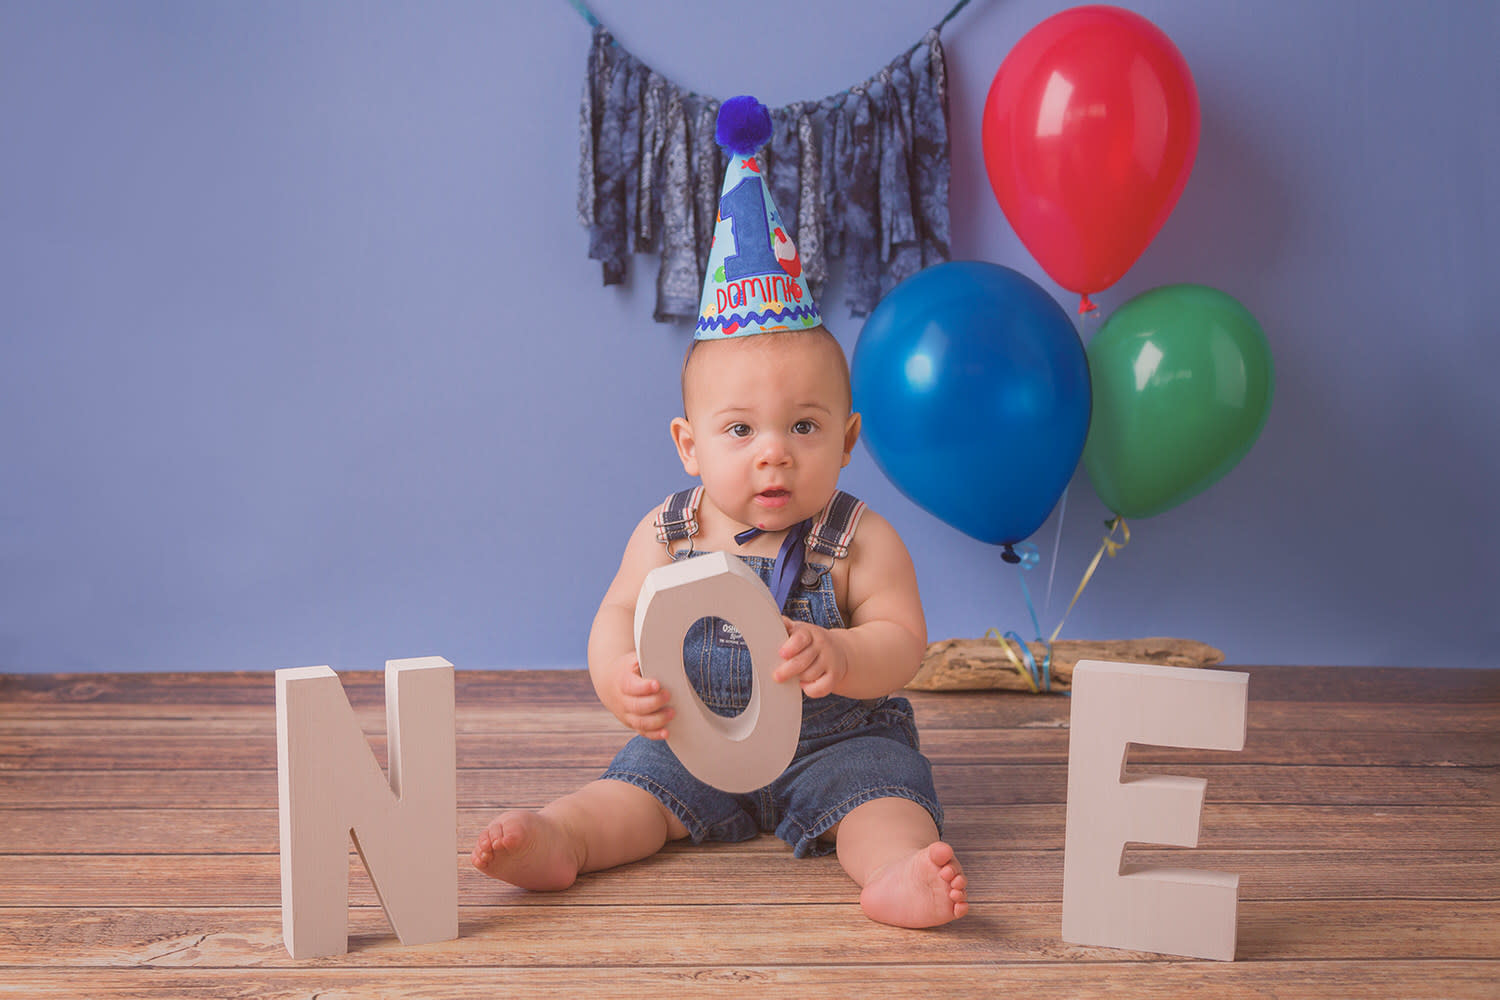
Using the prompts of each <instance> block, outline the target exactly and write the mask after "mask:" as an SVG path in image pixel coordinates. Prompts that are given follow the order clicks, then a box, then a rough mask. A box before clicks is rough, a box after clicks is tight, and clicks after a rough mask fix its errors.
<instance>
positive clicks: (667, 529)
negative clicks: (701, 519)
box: [655, 486, 703, 559]
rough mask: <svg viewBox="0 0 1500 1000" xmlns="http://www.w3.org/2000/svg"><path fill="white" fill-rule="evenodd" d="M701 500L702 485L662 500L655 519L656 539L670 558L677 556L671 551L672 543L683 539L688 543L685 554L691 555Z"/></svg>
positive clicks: (696, 531)
mask: <svg viewBox="0 0 1500 1000" xmlns="http://www.w3.org/2000/svg"><path fill="white" fill-rule="evenodd" d="M702 501H703V487H702V486H697V487H694V488H693V489H690V490H681V491H679V492H677V493H673V494H672V495H671V496H669V497H667V499H665V500H663V501H662V505H661V510H660V512H658V513H657V515H656V521H655V525H656V540H657V541H658V542H661V543H662V544H663V545H665V546H666V547H667V551H668V552H671V553H672V558H674V559H676V558H678V554H677V553H676V552H672V543H673V542H680V541H682V540H683V539H686V540H687V543H688V548H687V554H688V555H692V552H693V536H694V535H696V534H697V533H698V505H699V504H700V503H701V502H702Z"/></svg>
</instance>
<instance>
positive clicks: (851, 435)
mask: <svg viewBox="0 0 1500 1000" xmlns="http://www.w3.org/2000/svg"><path fill="white" fill-rule="evenodd" d="M860 423H861V421H860V417H859V414H858V413H851V414H849V420H848V421H847V422H846V423H845V424H844V461H843V462H842V463H841V464H840V465H839V468H841V469H842V468H844V466H846V465H848V464H849V460H850V459H851V458H853V457H854V443H855V442H856V441H858V440H859V428H860Z"/></svg>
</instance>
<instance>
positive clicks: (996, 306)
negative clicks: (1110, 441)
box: [850, 261, 1091, 545]
mask: <svg viewBox="0 0 1500 1000" xmlns="http://www.w3.org/2000/svg"><path fill="white" fill-rule="evenodd" d="M850 374H851V377H852V380H853V386H854V406H855V409H857V410H858V411H860V413H862V414H863V416H864V432H863V435H864V441H865V445H866V447H868V448H869V450H870V454H871V455H873V456H874V458H875V462H876V464H877V465H879V466H880V469H881V471H882V472H884V473H885V474H886V476H887V478H889V479H890V480H891V482H892V483H894V484H895V485H896V487H897V488H898V489H899V490H900V491H901V492H902V493H904V494H906V496H907V498H908V499H910V500H911V501H912V502H913V503H915V504H916V505H917V506H919V507H921V508H922V509H923V510H926V511H927V512H928V513H930V514H933V515H935V516H936V517H938V518H940V519H942V520H943V521H945V522H946V523H948V524H950V525H952V526H953V527H955V528H957V529H958V530H960V531H962V532H964V533H965V534H967V535H970V536H972V537H974V538H977V539H979V540H980V541H982V542H988V543H990V544H992V545H1012V544H1014V543H1016V542H1019V541H1021V540H1022V539H1024V538H1026V537H1028V536H1030V535H1031V534H1032V533H1033V532H1034V531H1036V529H1037V528H1040V527H1041V526H1042V522H1044V521H1046V520H1047V515H1048V514H1049V513H1051V511H1052V507H1053V505H1055V504H1056V503H1057V500H1058V498H1059V497H1060V496H1062V492H1063V490H1064V489H1065V488H1066V487H1067V485H1068V480H1069V479H1070V478H1071V477H1072V475H1073V470H1074V469H1075V468H1077V466H1078V459H1079V456H1080V455H1081V454H1082V452H1083V443H1084V439H1085V438H1086V437H1087V436H1088V429H1089V413H1090V407H1091V403H1090V389H1089V366H1088V358H1087V356H1086V355H1085V354H1084V350H1083V344H1082V343H1081V342H1080V341H1079V339H1078V334H1077V332H1076V331H1075V330H1074V329H1073V323H1072V321H1071V320H1069V318H1068V314H1067V313H1066V312H1065V311H1064V310H1063V308H1062V306H1060V305H1058V304H1057V302H1056V301H1055V300H1053V298H1052V297H1051V296H1050V295H1048V294H1047V293H1046V292H1045V291H1044V290H1042V289H1041V288H1040V287H1039V286H1038V285H1037V284H1036V282H1034V281H1032V280H1031V279H1030V278H1028V277H1026V276H1025V275H1023V274H1020V273H1019V272H1016V271H1012V270H1011V269H1010V268H1008V267H1001V266H1000V265H998V264H987V263H984V262H982V261H953V262H950V263H946V264H938V265H936V266H934V267H929V268H927V269H926V270H923V271H919V272H917V273H916V274H914V275H912V276H911V277H910V278H908V279H907V280H905V281H903V282H902V283H901V284H899V285H897V286H896V287H895V288H893V289H892V290H891V291H890V293H889V294H887V295H886V297H885V298H884V299H882V300H881V301H880V304H879V305H877V306H876V307H875V311H874V312H872V313H871V314H870V318H869V319H868V320H866V321H865V325H864V329H863V330H861V331H860V334H859V342H858V343H857V344H856V345H855V349H854V363H853V365H852V366H851V372H850Z"/></svg>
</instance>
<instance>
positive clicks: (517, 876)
mask: <svg viewBox="0 0 1500 1000" xmlns="http://www.w3.org/2000/svg"><path fill="white" fill-rule="evenodd" d="M686 836H687V828H686V827H684V826H683V825H682V822H681V821H680V820H679V819H678V818H677V817H676V816H674V815H672V813H671V812H669V811H668V810H667V808H666V807H665V806H663V805H662V804H661V803H660V802H658V801H657V799H656V797H655V796H653V795H652V794H651V793H650V792H648V791H646V790H645V789H642V788H637V787H635V786H634V785H628V784H626V783H625V782H623V781H608V780H601V781H595V782H592V783H590V784H587V785H584V786H583V787H582V788H580V789H579V790H578V791H576V792H574V793H572V794H571V795H565V796H563V797H562V798H560V799H558V800H556V801H555V802H552V803H550V804H549V805H546V806H544V807H543V808H542V809H541V811H539V812H529V811H526V810H521V809H512V810H509V811H508V812H503V813H501V814H500V815H499V816H496V817H495V818H494V819H493V820H491V821H490V825H489V826H488V827H486V828H485V830H484V832H483V833H481V834H480V835H479V841H478V842H477V843H476V844H475V845H474V850H473V852H472V854H471V855H470V859H471V860H472V861H473V862H474V867H475V868H478V869H479V870H480V871H482V872H484V873H485V874H486V875H489V876H491V877H493V878H497V879H500V880H501V881H502V882H509V883H511V884H512V885H518V886H520V887H521V888H523V889H566V888H567V887H568V886H570V885H572V884H573V881H574V880H575V879H576V878H577V877H578V875H579V873H580V872H592V871H599V870H600V869H602V868H613V867H614V866H615V865H623V864H625V863H627V862H630V861H639V860H640V859H641V858H645V857H649V856H651V855H652V854H655V853H656V852H657V851H659V850H661V849H662V845H663V844H665V843H666V842H667V841H668V840H676V839H678V838H680V837H686Z"/></svg>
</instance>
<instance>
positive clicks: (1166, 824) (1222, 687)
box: [1062, 660, 1249, 961]
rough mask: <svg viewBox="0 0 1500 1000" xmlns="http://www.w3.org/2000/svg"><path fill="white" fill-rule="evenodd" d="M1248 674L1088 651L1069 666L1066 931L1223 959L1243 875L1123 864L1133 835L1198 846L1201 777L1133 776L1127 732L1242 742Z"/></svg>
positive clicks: (1079, 937)
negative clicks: (1108, 659)
mask: <svg viewBox="0 0 1500 1000" xmlns="http://www.w3.org/2000/svg"><path fill="white" fill-rule="evenodd" d="M1248 681H1249V675H1248V674H1242V673H1233V672H1230V671H1223V670H1189V669H1184V668H1181V667H1156V666H1149V665H1146V664H1138V663H1103V662H1100V661H1097V660H1088V661H1084V662H1081V663H1079V664H1078V665H1077V666H1076V667H1075V668H1074V671H1073V707H1072V722H1071V732H1070V733H1069V736H1068V819H1067V833H1066V835H1065V840H1064V845H1063V849H1064V854H1063V914H1062V936H1063V940H1064V941H1068V942H1070V943H1072V944H1085V945H1102V946H1104V947H1108V948H1130V949H1134V950H1138V951H1154V952H1162V953H1165V954H1169V955H1188V956H1192V957H1195V958H1212V959H1220V960H1223V961H1231V960H1233V958H1234V939H1235V927H1236V923H1235V918H1236V909H1237V907H1238V904H1239V876H1238V875H1230V874H1226V873H1223V872H1209V871H1196V870H1191V869H1184V868H1158V867H1147V866H1144V865H1126V864H1124V854H1125V845H1126V844H1129V843H1141V844H1167V845H1171V846H1175V847H1197V846H1198V831H1199V826H1200V822H1201V819H1202V813H1203V796H1204V790H1205V789H1206V787H1207V785H1208V783H1207V782H1206V781H1204V780H1203V779H1201V778H1186V777H1179V776H1176V775H1141V776H1131V775H1127V774H1126V773H1125V756H1126V753H1127V752H1128V750H1129V747H1130V744H1132V743H1144V744H1149V745H1152V746H1166V747H1193V748H1198V749H1203V750H1243V749H1244V747H1245V706H1246V695H1247V693H1248V690H1249V684H1248Z"/></svg>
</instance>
